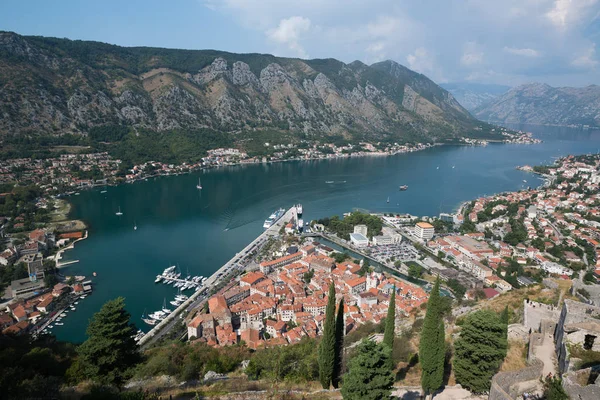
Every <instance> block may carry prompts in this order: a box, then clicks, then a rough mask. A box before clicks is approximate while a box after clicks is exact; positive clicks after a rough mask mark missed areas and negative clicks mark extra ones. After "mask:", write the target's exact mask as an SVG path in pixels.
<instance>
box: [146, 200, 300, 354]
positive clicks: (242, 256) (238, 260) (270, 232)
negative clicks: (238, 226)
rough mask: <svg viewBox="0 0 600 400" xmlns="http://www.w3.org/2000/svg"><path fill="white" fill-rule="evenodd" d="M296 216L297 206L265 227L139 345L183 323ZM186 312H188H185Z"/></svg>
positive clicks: (151, 341) (150, 342) (153, 341)
mask: <svg viewBox="0 0 600 400" xmlns="http://www.w3.org/2000/svg"><path fill="white" fill-rule="evenodd" d="M292 218H296V208H295V207H292V208H290V209H288V210H287V211H286V212H285V214H284V215H283V216H282V217H281V218H280V219H279V220H278V221H277V222H276V223H274V224H273V225H272V226H271V227H270V228H268V229H265V231H264V232H262V233H261V234H260V235H259V236H258V237H257V238H256V239H254V240H253V241H252V242H251V243H250V244H249V245H247V246H246V247H244V249H243V250H242V251H240V252H238V253H236V254H235V255H234V256H233V257H232V258H231V260H229V261H228V262H226V263H225V264H224V265H223V266H222V267H221V268H219V269H218V270H217V271H216V272H215V273H213V274H212V275H211V276H210V277H209V278H208V279H207V280H206V282H204V286H203V288H202V289H201V290H199V291H197V292H195V293H194V294H192V295H191V296H190V298H189V299H188V300H187V301H185V302H184V303H183V304H182V305H180V306H179V307H177V309H175V310H174V311H173V312H172V313H171V314H169V316H168V317H167V318H165V319H164V320H162V321H161V322H159V323H158V324H157V325H156V326H155V327H154V328H152V329H151V330H150V331H149V332H148V333H146V335H144V337H142V338H141V339H140V340H139V342H138V345H139V346H140V347H142V349H143V348H145V347H147V346H149V345H151V344H152V343H155V342H156V341H157V340H158V339H160V338H161V337H162V336H164V335H165V334H167V333H168V332H169V331H170V330H171V329H172V328H173V327H174V326H175V325H176V324H177V323H183V321H184V318H181V317H180V316H182V315H186V314H187V313H189V312H190V311H192V310H194V309H195V308H197V307H199V306H200V304H201V303H202V302H203V301H204V300H206V299H207V297H208V292H209V291H208V288H211V287H215V286H217V285H218V284H219V283H220V281H221V280H222V279H223V278H224V277H225V276H227V275H228V273H229V272H231V271H233V270H240V269H241V270H244V269H245V268H246V266H247V265H248V264H250V263H251V261H252V253H253V252H255V251H258V249H260V247H262V246H263V245H264V244H265V243H266V242H267V240H268V239H269V238H271V237H274V236H277V235H279V231H280V230H281V228H283V227H284V226H285V224H287V223H288V221H290V219H292ZM184 312H185V313H186V314H184Z"/></svg>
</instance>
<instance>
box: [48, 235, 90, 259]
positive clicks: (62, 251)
mask: <svg viewBox="0 0 600 400" xmlns="http://www.w3.org/2000/svg"><path fill="white" fill-rule="evenodd" d="M87 238H88V231H87V230H86V231H85V233H84V235H83V237H81V238H79V239H75V240H74V241H73V242H71V243H69V244H68V245H67V246H65V247H63V248H62V249H60V250H58V251H57V252H56V254H55V255H54V258H53V259H54V262H55V263H56V268H58V269H60V268H64V267H67V266H69V265H71V264H74V263H75V262H79V260H76V261H66V262H64V263H62V264H61V263H60V260H62V255H63V253H64V252H65V251H67V250H71V249H74V248H75V243H77V242H79V241H81V240H85V239H87Z"/></svg>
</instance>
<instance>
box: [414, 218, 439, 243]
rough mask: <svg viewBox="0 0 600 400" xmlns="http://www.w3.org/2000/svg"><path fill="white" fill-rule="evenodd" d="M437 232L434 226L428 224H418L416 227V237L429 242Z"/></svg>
mask: <svg viewBox="0 0 600 400" xmlns="http://www.w3.org/2000/svg"><path fill="white" fill-rule="evenodd" d="M434 232H435V230H434V228H433V225H431V224H430V223H428V222H417V224H416V225H415V235H416V236H417V237H418V238H420V239H423V240H429V239H431V238H432V237H433V234H434Z"/></svg>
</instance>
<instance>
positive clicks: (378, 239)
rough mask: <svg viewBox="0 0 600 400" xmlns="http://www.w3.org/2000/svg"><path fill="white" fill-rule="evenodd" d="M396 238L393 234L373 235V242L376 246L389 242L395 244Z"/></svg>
mask: <svg viewBox="0 0 600 400" xmlns="http://www.w3.org/2000/svg"><path fill="white" fill-rule="evenodd" d="M393 243H394V240H393V239H392V237H391V236H387V235H382V236H373V244H374V245H375V246H385V245H388V244H393Z"/></svg>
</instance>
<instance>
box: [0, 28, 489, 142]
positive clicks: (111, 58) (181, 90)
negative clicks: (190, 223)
mask: <svg viewBox="0 0 600 400" xmlns="http://www.w3.org/2000/svg"><path fill="white" fill-rule="evenodd" d="M112 124H119V125H127V126H130V127H133V128H147V129H151V130H155V131H168V130H172V129H186V130H194V129H201V128H209V129H213V130H216V131H225V132H239V131H240V130H254V129H257V128H258V129H277V130H282V131H284V130H288V131H291V132H298V133H302V134H303V135H310V136H311V137H313V138H318V137H321V136H327V135H343V136H351V135H355V134H356V135H360V136H361V137H372V138H375V139H378V138H384V137H389V136H394V137H396V138H402V137H404V136H411V137H414V135H418V136H419V137H421V138H429V139H431V138H434V137H433V134H432V133H431V132H436V135H438V136H439V135H445V136H447V137H449V138H450V137H454V136H457V135H460V134H461V133H462V132H464V131H468V130H472V128H473V127H475V126H479V125H481V123H480V122H479V121H477V120H475V119H474V118H472V117H471V116H470V115H469V113H468V112H467V111H466V110H465V109H463V108H462V107H461V106H460V105H458V103H457V102H456V101H455V100H454V98H453V97H452V95H450V94H449V93H448V92H446V91H445V90H443V89H441V88H440V87H439V86H437V85H436V84H435V83H434V82H432V81H431V80H429V79H428V78H427V77H425V76H423V75H421V74H417V73H415V72H413V71H411V70H409V69H407V68H405V67H403V66H401V65H399V64H397V63H395V62H392V61H386V62H384V63H377V64H373V65H372V66H368V65H365V64H363V63H361V62H358V61H356V62H353V63H351V64H344V63H342V62H340V61H337V60H332V59H328V60H298V59H287V58H277V57H273V56H271V55H259V54H231V53H225V52H218V51H208V50H207V51H187V50H168V49H148V48H144V49H142V48H124V47H118V46H111V45H106V44H102V43H96V42H83V41H74V42H72V41H69V40H65V39H54V38H43V37H24V36H19V35H16V34H14V33H8V32H0V135H7V134H17V135H18V134H29V133H34V132H35V133H45V134H60V133H65V132H70V133H86V132H87V131H88V130H89V129H90V128H92V127H95V126H100V125H112ZM440 128H443V129H440Z"/></svg>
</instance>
